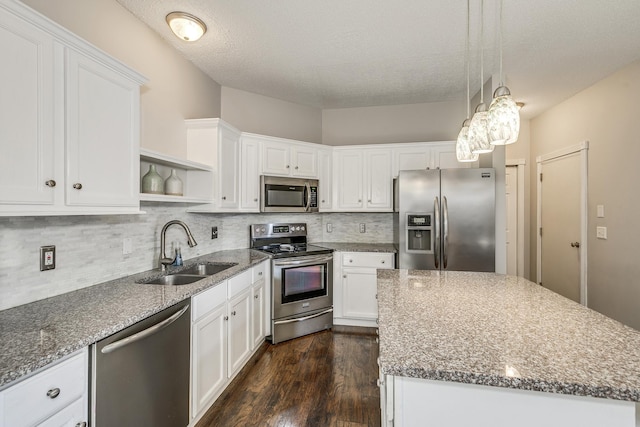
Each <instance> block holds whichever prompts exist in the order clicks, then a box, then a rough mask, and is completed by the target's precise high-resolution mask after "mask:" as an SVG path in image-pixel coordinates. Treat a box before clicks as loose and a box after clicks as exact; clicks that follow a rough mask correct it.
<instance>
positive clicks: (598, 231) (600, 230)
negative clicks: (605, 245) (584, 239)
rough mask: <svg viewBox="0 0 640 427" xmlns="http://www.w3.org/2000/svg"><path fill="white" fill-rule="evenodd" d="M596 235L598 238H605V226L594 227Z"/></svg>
mask: <svg viewBox="0 0 640 427" xmlns="http://www.w3.org/2000/svg"><path fill="white" fill-rule="evenodd" d="M596 237H597V238H598V239H603V240H606V239H607V227H596Z"/></svg>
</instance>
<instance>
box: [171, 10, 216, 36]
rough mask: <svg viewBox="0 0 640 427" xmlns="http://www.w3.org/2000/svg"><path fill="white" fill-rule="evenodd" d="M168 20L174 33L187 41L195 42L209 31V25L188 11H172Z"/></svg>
mask: <svg viewBox="0 0 640 427" xmlns="http://www.w3.org/2000/svg"><path fill="white" fill-rule="evenodd" d="M166 20H167V24H169V27H170V28H171V31H173V34H175V35H176V37H178V38H180V39H182V40H184V41H187V42H194V41H196V40H198V39H200V37H202V36H203V35H204V33H206V32H207V26H206V25H205V23H204V22H202V20H201V19H200V18H198V17H197V16H193V15H191V14H189V13H186V12H171V13H170V14H168V15H167V17H166Z"/></svg>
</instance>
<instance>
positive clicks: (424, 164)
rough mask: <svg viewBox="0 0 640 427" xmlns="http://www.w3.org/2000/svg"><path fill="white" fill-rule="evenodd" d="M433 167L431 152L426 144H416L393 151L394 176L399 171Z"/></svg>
mask: <svg viewBox="0 0 640 427" xmlns="http://www.w3.org/2000/svg"><path fill="white" fill-rule="evenodd" d="M430 167H431V150H430V149H429V148H428V147H427V146H426V144H414V145H413V146H411V147H406V146H404V147H400V148H397V149H395V150H393V176H394V177H397V176H398V172H399V171H405V170H418V169H427V168H430Z"/></svg>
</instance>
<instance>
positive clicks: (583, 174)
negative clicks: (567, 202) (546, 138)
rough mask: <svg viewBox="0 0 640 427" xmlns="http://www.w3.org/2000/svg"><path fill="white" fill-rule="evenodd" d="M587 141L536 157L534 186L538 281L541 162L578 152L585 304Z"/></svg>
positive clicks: (539, 273) (538, 276)
mask: <svg viewBox="0 0 640 427" xmlns="http://www.w3.org/2000/svg"><path fill="white" fill-rule="evenodd" d="M588 152H589V141H582V142H580V143H578V144H576V145H572V146H569V147H565V148H561V149H559V150H556V151H553V152H551V153H548V154H544V155H541V156H538V157H536V164H537V167H536V188H537V191H536V193H537V225H538V231H537V232H536V236H537V237H536V242H537V243H536V246H537V248H536V279H537V281H538V283H540V279H541V276H542V236H541V235H540V230H541V227H542V182H541V180H540V174H541V173H542V164H543V163H544V162H547V161H549V160H553V159H557V158H560V157H564V156H568V155H570V154H575V153H578V154H579V155H580V164H581V167H580V304H582V305H585V306H586V305H587V248H588V233H587V231H588V230H587V227H588V225H587V219H588V218H587V208H588V205H587V204H588V192H587V190H588V176H589V174H588V172H589V158H588Z"/></svg>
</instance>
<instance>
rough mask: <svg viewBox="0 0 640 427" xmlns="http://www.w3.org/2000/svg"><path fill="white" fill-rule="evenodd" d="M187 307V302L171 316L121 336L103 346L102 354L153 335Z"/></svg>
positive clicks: (169, 323) (181, 313)
mask: <svg viewBox="0 0 640 427" xmlns="http://www.w3.org/2000/svg"><path fill="white" fill-rule="evenodd" d="M188 309H189V304H187V305H185V306H184V307H183V308H182V310H180V311H178V312H177V313H174V314H173V315H172V316H171V317H169V318H167V319H165V320H163V321H162V322H159V323H156V324H155V325H153V326H151V327H149V328H147V329H145V330H143V331H140V332H137V333H135V334H133V335H131V336H128V337H127V338H123V339H121V340H118V341H116V342H114V343H111V344H109V345H107V346H105V347H104V348H103V349H102V354H107V353H111V352H112V351H115V350H117V349H119V348H120V347H124V346H125V345H127V344H131V343H133V342H136V341H140V340H141V339H143V338H145V337H148V336H149V335H153V334H155V333H156V332H159V331H161V330H162V329H164V328H166V327H167V326H169V325H171V324H172V323H173V322H175V321H176V320H178V318H179V317H180V316H182V315H183V314H184V312H185V311H187V310H188Z"/></svg>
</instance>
